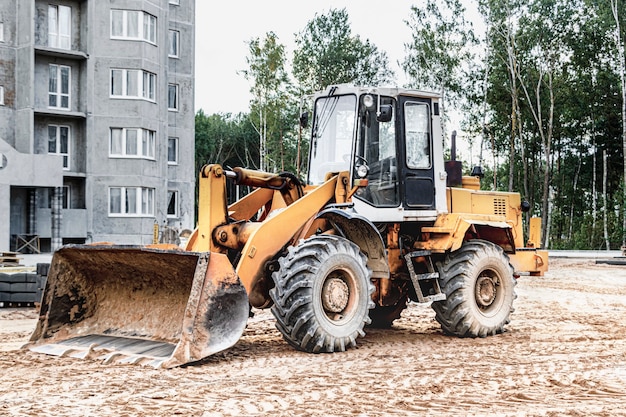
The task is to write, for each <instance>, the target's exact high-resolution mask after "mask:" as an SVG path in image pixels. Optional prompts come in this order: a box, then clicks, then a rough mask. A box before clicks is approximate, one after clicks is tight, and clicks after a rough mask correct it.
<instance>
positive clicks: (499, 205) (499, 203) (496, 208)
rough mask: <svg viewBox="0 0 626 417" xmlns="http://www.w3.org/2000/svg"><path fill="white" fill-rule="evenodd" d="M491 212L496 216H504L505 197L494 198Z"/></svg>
mask: <svg viewBox="0 0 626 417" xmlns="http://www.w3.org/2000/svg"><path fill="white" fill-rule="evenodd" d="M493 214H495V215H497V216H506V198H494V200H493Z"/></svg>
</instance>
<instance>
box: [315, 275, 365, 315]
mask: <svg viewBox="0 0 626 417" xmlns="http://www.w3.org/2000/svg"><path fill="white" fill-rule="evenodd" d="M357 294H358V291H357V288H356V279H355V277H354V275H353V274H351V273H350V272H349V271H347V270H345V269H338V270H335V271H332V272H331V273H330V274H328V275H327V276H326V279H325V280H324V284H323V285H322V293H321V301H322V309H323V310H324V315H325V317H326V318H327V319H328V320H329V321H330V322H331V323H333V324H337V325H339V324H342V322H347V321H349V320H350V318H351V316H352V315H353V314H354V311H355V309H356V306H357V305H358V303H357V300H356V299H357V298H358V295H357Z"/></svg>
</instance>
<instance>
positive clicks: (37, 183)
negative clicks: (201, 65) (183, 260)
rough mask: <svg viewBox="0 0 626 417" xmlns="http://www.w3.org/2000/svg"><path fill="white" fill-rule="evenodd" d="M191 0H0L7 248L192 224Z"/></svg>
mask: <svg viewBox="0 0 626 417" xmlns="http://www.w3.org/2000/svg"><path fill="white" fill-rule="evenodd" d="M194 20H195V0H150V1H146V0H99V1H96V0H49V1H41V0H16V1H15V2H1V3H0V251H7V250H11V251H13V250H35V248H33V246H34V245H36V246H37V247H38V248H39V250H41V251H44V252H45V251H53V250H55V249H57V248H58V247H60V246H61V245H62V244H66V243H92V242H99V241H108V242H115V243H120V244H147V243H152V242H153V240H154V239H155V233H154V232H155V224H156V225H158V226H159V228H160V229H161V230H163V229H164V226H167V228H168V229H170V230H171V229H174V230H177V231H182V230H184V229H192V228H193V226H194V217H195V216H194V200H195V197H194V193H195V172H194V120H195V110H194V50H195V45H194V43H195V38H194V24H195V23H194Z"/></svg>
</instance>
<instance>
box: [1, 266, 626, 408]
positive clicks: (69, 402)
mask: <svg viewBox="0 0 626 417" xmlns="http://www.w3.org/2000/svg"><path fill="white" fill-rule="evenodd" d="M550 268H551V270H550V272H548V274H547V275H546V276H545V277H543V278H535V277H521V278H520V280H519V282H518V285H517V294H518V298H517V300H516V302H515V306H516V311H515V312H514V313H513V315H512V316H511V319H512V320H511V324H510V325H509V326H508V331H507V332H506V333H504V334H502V335H499V336H494V337H488V338H485V339H457V338H453V337H447V336H444V335H442V333H441V331H440V328H439V325H438V324H437V322H435V320H434V312H433V311H432V309H430V307H429V306H425V305H417V304H411V305H410V306H409V308H408V309H407V310H405V311H404V312H403V313H402V318H401V319H400V320H398V321H396V322H395V324H394V327H393V328H392V329H390V330H374V329H369V330H368V331H367V336H366V337H365V338H363V339H359V341H358V342H359V345H358V347H357V348H356V349H352V350H349V351H347V352H345V353H340V354H321V355H312V354H306V353H301V352H297V351H295V350H293V349H292V348H291V347H289V346H288V345H287V344H286V342H284V341H283V340H282V338H281V336H280V335H279V333H278V331H277V330H276V329H275V327H274V320H273V317H272V316H271V313H270V312H269V311H258V312H257V314H256V316H255V317H254V318H252V319H251V320H250V322H249V325H248V327H247V329H246V331H245V334H244V336H243V338H242V339H241V340H240V341H239V342H238V343H237V344H236V345H235V346H234V347H233V348H231V349H229V350H228V351H225V352H222V353H220V354H217V355H215V356H213V357H211V358H210V359H208V360H206V361H204V362H203V363H202V364H200V365H197V366H190V367H186V368H177V369H173V370H154V369H151V368H146V367H141V366H133V365H103V364H102V363H100V362H95V361H89V360H80V359H72V358H59V357H53V356H47V355H42V354H36V353H32V352H30V351H26V350H16V349H17V348H18V347H19V346H20V345H21V344H22V343H25V342H26V341H27V340H28V338H29V336H30V333H31V332H32V329H34V323H35V317H36V314H37V313H36V311H35V309H33V308H20V309H12V308H4V309H0V351H2V352H1V353H0V355H1V356H0V415H3V416H5V415H8V416H98V417H100V416H173V415H183V416H207V417H208V416H255V415H272V416H382V415H398V416H406V415H418V416H421V415H433V416H442V415H443V416H486V415H489V416H491V415H510V416H626V266H611V265H602V264H600V265H596V264H595V262H594V261H591V260H572V259H551V266H550Z"/></svg>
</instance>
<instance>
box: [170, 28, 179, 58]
mask: <svg viewBox="0 0 626 417" xmlns="http://www.w3.org/2000/svg"><path fill="white" fill-rule="evenodd" d="M168 40H169V42H168V43H169V52H168V56H169V57H170V58H178V49H179V46H180V32H179V31H177V30H170V31H169V33H168Z"/></svg>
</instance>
